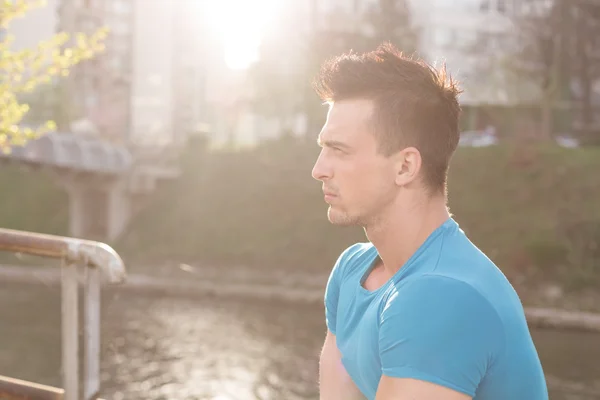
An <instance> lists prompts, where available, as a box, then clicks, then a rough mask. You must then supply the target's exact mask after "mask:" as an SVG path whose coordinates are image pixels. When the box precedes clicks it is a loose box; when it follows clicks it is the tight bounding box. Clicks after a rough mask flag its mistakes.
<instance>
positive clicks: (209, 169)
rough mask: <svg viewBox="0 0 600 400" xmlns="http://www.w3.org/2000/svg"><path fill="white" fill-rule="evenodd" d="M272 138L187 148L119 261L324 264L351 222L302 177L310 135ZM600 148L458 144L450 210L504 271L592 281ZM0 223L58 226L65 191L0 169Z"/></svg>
mask: <svg viewBox="0 0 600 400" xmlns="http://www.w3.org/2000/svg"><path fill="white" fill-rule="evenodd" d="M289 140H291V139H288V141H287V142H286V141H280V142H272V143H267V144H265V145H264V146H261V148H259V149H255V150H252V151H238V152H219V153H207V154H204V153H203V151H202V149H201V148H195V147H193V146H190V147H189V148H188V153H187V154H185V155H184V156H183V157H182V166H183V175H182V177H181V179H180V180H178V181H176V182H172V183H169V184H166V185H165V186H163V187H162V188H161V189H160V190H159V192H157V193H156V194H155V195H154V196H153V198H152V199H151V200H150V201H149V204H148V206H147V207H146V208H145V209H144V210H143V211H142V212H141V213H140V214H138V215H137V217H136V218H135V220H134V221H133V222H132V224H131V226H130V227H129V230H128V232H127V233H126V234H125V235H124V236H123V238H122V239H121V240H120V241H119V242H118V243H115V244H114V245H115V247H116V248H117V249H118V250H119V251H121V252H122V254H123V256H124V258H125V259H126V260H127V261H129V262H137V263H144V264H146V263H147V264H148V265H156V264H160V263H161V262H163V261H169V262H183V263H190V264H196V265H202V264H213V265H231V264H236V265H239V264H243V265H250V266H255V267H256V268H261V269H267V268H269V267H272V266H278V267H283V268H290V269H293V270H295V271H298V270H300V269H301V270H306V271H311V272H326V271H328V270H329V269H330V268H331V264H332V263H333V261H334V260H335V258H336V257H337V255H338V254H339V252H340V251H341V250H343V249H344V248H345V247H346V246H348V245H349V244H351V243H353V242H355V241H363V240H365V237H364V234H363V232H362V231H361V230H360V229H356V228H354V229H353V228H338V227H332V226H330V224H329V223H328V222H327V221H326V217H325V212H326V206H325V204H324V203H323V201H322V197H321V193H320V186H319V184H318V183H317V182H315V181H313V180H312V178H311V177H310V169H311V167H312V163H313V162H314V160H315V157H316V154H317V148H316V146H315V145H314V144H312V143H310V144H303V143H290V142H289ZM598 171H600V148H586V149H563V148H558V147H537V148H527V149H520V150H515V149H514V148H511V147H509V146H498V147H493V148H492V147H490V148H480V149H474V148H461V149H459V151H458V152H457V154H456V156H455V158H454V160H453V164H452V168H451V172H450V192H449V196H450V208H451V211H452V212H453V214H454V216H455V218H456V220H457V221H458V222H459V223H460V224H461V226H462V227H463V229H464V230H465V231H466V233H467V234H468V235H469V236H470V238H471V239H472V240H473V241H474V242H475V243H476V244H477V245H479V246H480V247H481V248H482V249H483V250H484V251H485V252H486V253H487V254H488V255H489V256H490V257H491V258H492V259H493V260H494V261H496V262H497V264H498V266H499V267H500V268H501V269H502V270H504V271H505V273H506V274H507V275H508V276H509V277H511V278H516V277H517V276H520V277H527V278H529V279H535V280H541V279H543V280H550V281H560V282H561V283H562V284H563V286H567V287H579V286H580V285H581V284H583V283H586V284H593V283H594V281H595V282H596V283H598V282H600V264H599V263H600V254H599V253H600V176H599V175H598V174H599V173H598ZM0 191H1V192H2V196H1V198H0V205H1V206H0V226H3V227H9V228H17V229H29V230H36V231H42V232H50V233H64V232H65V228H66V216H67V203H66V196H65V195H64V194H63V193H62V192H61V191H60V190H59V189H58V188H56V187H54V186H53V185H52V184H51V182H50V181H49V180H48V179H46V178H44V177H43V176H36V175H33V174H31V173H25V172H19V171H18V170H17V169H15V168H7V167H3V168H2V169H1V170H0Z"/></svg>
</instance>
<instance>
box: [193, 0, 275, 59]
mask: <svg viewBox="0 0 600 400" xmlns="http://www.w3.org/2000/svg"><path fill="white" fill-rule="evenodd" d="M205 1H206V3H205V4H204V11H205V12H206V14H207V15H206V17H207V20H208V22H209V24H210V25H211V30H212V31H213V32H214V34H215V35H216V37H217V38H218V40H219V42H220V43H221V44H222V46H223V52H224V58H225V63H226V65H227V67H228V68H230V69H235V70H239V69H246V68H248V67H249V66H250V65H251V64H252V63H254V62H255V61H256V60H257V59H258V51H259V47H260V43H261V40H262V37H263V35H264V33H265V29H266V28H267V25H268V23H269V22H270V21H271V19H272V18H273V17H274V15H275V14H276V12H275V11H276V9H277V7H279V5H280V4H281V0H254V1H249V0H205Z"/></svg>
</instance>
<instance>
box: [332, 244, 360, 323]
mask: <svg viewBox="0 0 600 400" xmlns="http://www.w3.org/2000/svg"><path fill="white" fill-rule="evenodd" d="M358 247H359V246H358V245H353V246H350V247H349V248H347V249H346V250H344V251H343V252H342V254H340V256H339V257H338V259H337V260H336V262H335V264H334V266H333V268H332V270H331V273H330V274H329V279H328V280H327V286H326V287H325V299H324V300H325V322H326V324H327V329H329V330H330V331H331V333H333V334H334V335H335V334H336V320H337V308H338V299H339V297H340V287H341V285H342V279H343V274H344V270H345V265H346V263H347V262H348V258H349V257H351V255H352V254H353V253H354V252H355V251H356V250H357V248H358Z"/></svg>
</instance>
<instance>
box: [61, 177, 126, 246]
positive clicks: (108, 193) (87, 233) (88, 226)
mask: <svg viewBox="0 0 600 400" xmlns="http://www.w3.org/2000/svg"><path fill="white" fill-rule="evenodd" d="M62 184H63V186H64V187H65V188H66V190H67V193H68V195H69V236H73V237H78V238H83V239H93V240H101V241H114V240H116V239H117V238H118V237H119V235H120V234H121V233H123V231H124V230H125V228H126V227H127V224H128V223H129V221H130V219H131V215H132V212H131V201H130V198H129V193H128V191H127V186H126V182H125V178H122V179H118V180H114V181H111V182H102V183H100V182H97V183H96V184H94V180H93V179H92V180H91V181H90V180H88V181H83V180H69V181H63V182H62Z"/></svg>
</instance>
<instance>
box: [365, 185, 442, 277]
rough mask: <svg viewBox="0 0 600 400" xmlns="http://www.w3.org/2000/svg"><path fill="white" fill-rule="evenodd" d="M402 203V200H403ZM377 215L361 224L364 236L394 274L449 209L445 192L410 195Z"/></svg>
mask: <svg viewBox="0 0 600 400" xmlns="http://www.w3.org/2000/svg"><path fill="white" fill-rule="evenodd" d="M405 204H406V203H405ZM384 214H385V215H381V216H380V218H378V222H377V223H374V224H370V225H369V226H366V227H365V233H366V235H367V238H368V239H369V241H370V242H371V243H373V245H374V246H375V247H376V248H377V252H378V253H379V256H380V258H381V260H382V261H383V265H384V267H385V270H386V275H389V276H390V277H391V276H392V275H394V274H395V273H396V272H397V271H398V270H399V269H400V268H401V267H402V266H403V265H404V264H405V263H406V262H407V261H408V259H409V258H410V257H411V256H412V255H413V254H414V253H415V252H416V251H417V250H418V248H419V247H420V246H421V245H422V244H423V243H424V242H425V240H427V238H428V237H429V236H430V235H431V233H433V231H435V230H436V229H437V228H438V227H439V226H440V225H442V224H443V223H444V222H445V221H446V220H447V219H448V218H450V213H449V212H448V208H447V207H446V199H445V196H435V197H431V198H423V197H421V196H420V198H418V199H417V198H415V199H412V201H409V202H408V205H405V206H399V205H398V204H396V205H394V206H392V207H390V209H389V210H388V212H386V213H384Z"/></svg>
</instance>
